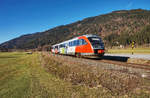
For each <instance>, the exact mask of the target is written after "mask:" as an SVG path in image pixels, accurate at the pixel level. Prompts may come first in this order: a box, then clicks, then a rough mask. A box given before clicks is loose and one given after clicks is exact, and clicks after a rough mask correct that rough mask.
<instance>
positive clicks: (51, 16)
mask: <svg viewBox="0 0 150 98" xmlns="http://www.w3.org/2000/svg"><path fill="white" fill-rule="evenodd" d="M138 8H142V9H147V10H150V0H0V43H2V42H5V41H8V40H10V39H13V38H16V37H19V36H21V35H24V34H29V33H35V32H41V31H45V30H47V29H50V28H53V27H56V26H59V25H65V24H69V23H72V22H75V21H78V20H82V19H84V18H87V17H91V16H97V15H101V14H106V13H110V12H112V11H115V10H125V9H127V10H130V9H138Z"/></svg>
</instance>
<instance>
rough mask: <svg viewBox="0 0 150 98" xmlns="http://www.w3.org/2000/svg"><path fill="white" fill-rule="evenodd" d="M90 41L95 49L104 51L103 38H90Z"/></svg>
mask: <svg viewBox="0 0 150 98" xmlns="http://www.w3.org/2000/svg"><path fill="white" fill-rule="evenodd" d="M88 39H89V41H90V42H91V44H92V46H93V47H94V48H100V49H104V43H103V42H102V40H101V38H99V37H89V38H88Z"/></svg>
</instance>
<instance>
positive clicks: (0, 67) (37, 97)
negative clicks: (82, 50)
mask: <svg viewBox="0 0 150 98" xmlns="http://www.w3.org/2000/svg"><path fill="white" fill-rule="evenodd" d="M43 58H45V60H46V62H45V63H43V60H42V59H43ZM45 64H46V65H45ZM56 64H59V63H57V62H56V61H54V60H53V59H52V58H51V59H50V58H49V57H47V56H42V54H41V53H33V54H27V53H25V52H11V53H7V52H6V53H1V52H0V98H104V97H105V98H111V97H112V96H113V97H114V96H117V97H118V98H125V97H127V96H128V97H134V96H135V97H136V96H137V93H138V92H140V93H139V95H138V96H141V97H143V98H145V97H148V96H149V92H148V94H146V93H145V91H142V92H141V90H140V91H138V92H135V93H134V92H133V93H130V92H129V94H128V93H127V95H126V94H121V93H119V94H117V95H115V91H111V89H110V90H109V89H108V88H106V87H107V85H108V86H109V85H110V84H112V83H124V82H123V81H122V82H121V80H120V81H116V80H117V79H122V78H119V77H118V78H117V77H116V80H113V79H110V78H109V77H108V76H107V73H106V72H105V75H102V76H106V77H105V78H106V79H105V78H104V77H103V79H105V80H106V83H108V84H107V85H106V87H103V86H102V85H98V86H97V87H89V86H87V85H86V84H85V85H80V84H78V85H77V84H76V85H75V84H74V85H73V83H72V82H69V81H65V78H64V79H63V78H61V77H60V76H64V77H65V76H68V75H67V74H66V73H67V71H68V72H69V70H68V67H67V66H64V65H63V64H62V63H60V64H62V66H60V67H57V66H58V65H56ZM45 66H47V67H45ZM72 66H74V67H77V66H76V65H72ZM78 67H79V69H80V66H78ZM72 68H73V67H70V68H69V69H70V70H71V71H75V70H76V69H75V68H74V69H72ZM56 69H57V71H56ZM81 69H82V68H81ZM84 69H87V68H84ZM58 70H59V71H58ZM89 70H90V69H89ZM76 71H77V72H76V75H77V76H74V79H73V80H74V81H73V82H80V81H78V80H83V82H84V81H85V82H88V81H89V82H90V81H92V80H93V79H94V78H96V76H92V77H93V78H89V77H91V76H90V75H91V73H89V72H88V71H87V70H84V71H87V72H85V73H83V72H82V70H76ZM100 73H101V72H100ZM56 74H59V75H56ZM82 77H84V78H85V80H84V79H82ZM77 78H81V79H77ZM86 79H87V81H86ZM123 79H124V78H123ZM110 80H113V81H110ZM97 81H98V80H97ZM92 82H93V81H92ZM131 82H132V81H131ZM109 83H110V84H109ZM146 83H148V84H147V85H148V86H149V82H147V81H146ZM87 84H89V83H87ZM102 84H105V81H104V83H103V82H102ZM125 84H126V83H125ZM126 85H127V84H126ZM144 85H145V82H144ZM120 86H121V85H119V84H118V86H117V85H116V87H120ZM110 88H112V89H114V90H116V89H121V90H122V88H113V87H110ZM127 88H128V87H127ZM116 92H119V91H117V90H116ZM120 92H121V91H120ZM143 92H144V93H143ZM131 94H132V95H131Z"/></svg>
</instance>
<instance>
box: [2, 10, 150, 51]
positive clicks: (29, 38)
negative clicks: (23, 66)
mask: <svg viewBox="0 0 150 98" xmlns="http://www.w3.org/2000/svg"><path fill="white" fill-rule="evenodd" d="M83 34H97V35H99V36H101V37H102V38H103V40H104V42H105V45H107V46H113V45H120V44H121V45H129V44H130V42H131V41H135V42H136V43H137V44H138V45H142V44H146V43H150V11H149V10H142V9H136V10H121V11H114V12H111V13H108V14H104V15H99V16H95V17H89V18H86V19H84V20H82V21H77V22H75V23H72V24H68V25H62V26H58V27H55V28H52V29H49V30H47V31H44V32H38V33H34V34H28V35H23V36H20V37H18V38H15V39H12V40H10V41H8V42H5V43H2V44H1V45H0V47H3V48H6V49H7V48H8V49H34V48H37V47H42V46H45V45H49V46H50V45H52V44H55V43H58V42H61V41H64V40H67V39H70V38H73V37H75V36H79V35H83Z"/></svg>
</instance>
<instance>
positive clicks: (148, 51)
mask: <svg viewBox="0 0 150 98" xmlns="http://www.w3.org/2000/svg"><path fill="white" fill-rule="evenodd" d="M132 51H133V52H134V53H136V54H150V48H134V49H133V50H132V49H131V48H125V49H108V51H107V52H108V53H132Z"/></svg>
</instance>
